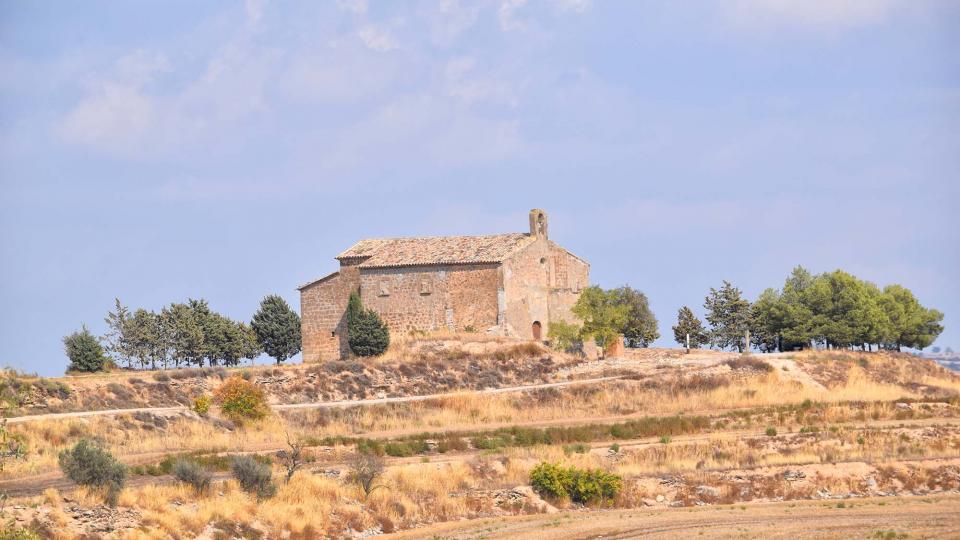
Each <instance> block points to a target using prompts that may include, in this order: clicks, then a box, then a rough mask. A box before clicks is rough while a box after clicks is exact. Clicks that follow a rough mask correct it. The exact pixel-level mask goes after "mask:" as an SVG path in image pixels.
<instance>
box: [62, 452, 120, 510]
mask: <svg viewBox="0 0 960 540" xmlns="http://www.w3.org/2000/svg"><path fill="white" fill-rule="evenodd" d="M58 462H59V464H60V469H61V470H62V471H63V474H64V475H65V476H66V477H67V478H69V479H70V480H72V481H73V482H75V483H76V484H78V485H81V486H89V487H94V488H106V502H107V504H109V505H110V506H116V504H117V497H118V496H119V495H120V490H122V489H123V485H124V483H125V482H126V480H127V468H126V466H124V465H123V464H122V463H120V462H119V461H117V460H116V458H114V457H113V455H111V454H110V452H107V451H106V450H104V449H103V448H100V446H98V445H97V444H95V443H93V442H91V441H89V440H86V439H84V440H81V441H80V442H78V443H77V444H76V445H74V447H73V448H71V449H70V450H63V451H62V452H60V455H59V456H58Z"/></svg>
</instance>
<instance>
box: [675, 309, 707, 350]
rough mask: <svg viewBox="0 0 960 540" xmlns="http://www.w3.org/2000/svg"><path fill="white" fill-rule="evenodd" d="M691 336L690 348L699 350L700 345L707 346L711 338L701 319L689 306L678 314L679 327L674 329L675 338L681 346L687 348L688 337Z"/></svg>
mask: <svg viewBox="0 0 960 540" xmlns="http://www.w3.org/2000/svg"><path fill="white" fill-rule="evenodd" d="M688 335H689V336H690V347H691V348H693V349H699V348H700V345H704V344H706V343H707V342H708V341H709V340H710V337H709V336H708V335H707V329H706V328H704V327H703V323H702V322H700V319H698V318H697V316H696V315H694V314H693V311H692V310H691V309H690V308H688V307H687V306H683V307H682V308H680V310H679V311H678V312H677V325H676V326H674V327H673V338H674V339H675V340H676V341H677V343H679V344H680V345H681V346H683V347H686V346H687V336H688Z"/></svg>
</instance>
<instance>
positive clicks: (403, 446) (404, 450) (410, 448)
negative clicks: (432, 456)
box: [383, 440, 430, 457]
mask: <svg viewBox="0 0 960 540" xmlns="http://www.w3.org/2000/svg"><path fill="white" fill-rule="evenodd" d="M428 450H430V447H429V446H428V445H427V442H426V441H424V440H413V441H406V442H388V443H387V444H386V445H384V447H383V451H384V452H385V453H386V454H387V455H388V456H391V457H410V456H412V455H414V454H423V453H425V452H427V451H428Z"/></svg>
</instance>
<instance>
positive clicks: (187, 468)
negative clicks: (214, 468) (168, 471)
mask: <svg viewBox="0 0 960 540" xmlns="http://www.w3.org/2000/svg"><path fill="white" fill-rule="evenodd" d="M172 472H173V477H174V478H176V479H177V480H179V481H181V482H183V483H184V484H189V485H191V486H192V487H193V489H194V490H195V491H196V492H197V493H198V494H202V493H206V492H207V490H209V489H210V481H211V478H212V476H211V474H210V473H209V472H207V470H206V469H204V468H203V466H202V465H200V464H199V463H197V462H196V461H190V460H186V459H179V460H177V461H176V463H174V464H173V471H172Z"/></svg>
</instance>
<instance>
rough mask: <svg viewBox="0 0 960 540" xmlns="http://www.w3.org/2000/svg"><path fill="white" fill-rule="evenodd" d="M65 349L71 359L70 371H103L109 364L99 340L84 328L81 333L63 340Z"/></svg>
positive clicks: (73, 334) (75, 333)
mask: <svg viewBox="0 0 960 540" xmlns="http://www.w3.org/2000/svg"><path fill="white" fill-rule="evenodd" d="M63 348H64V350H65V351H66V353H67V358H69V359H70V365H69V366H68V367H67V369H68V370H70V371H85V372H93V371H102V370H103V368H104V366H105V365H106V364H107V355H106V354H104V352H103V347H101V346H100V342H99V341H97V338H96V337H94V335H93V334H91V333H90V331H89V330H87V327H86V326H84V327H83V328H82V329H81V330H80V331H79V332H74V333H72V334H70V335H69V336H67V337H65V338H63Z"/></svg>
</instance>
